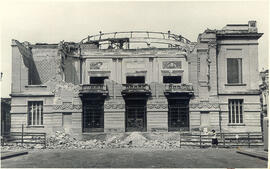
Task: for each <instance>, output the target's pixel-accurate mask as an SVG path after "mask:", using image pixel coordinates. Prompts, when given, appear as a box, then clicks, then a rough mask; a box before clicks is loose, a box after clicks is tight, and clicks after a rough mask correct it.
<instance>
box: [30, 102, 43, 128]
mask: <svg viewBox="0 0 270 169" xmlns="http://www.w3.org/2000/svg"><path fill="white" fill-rule="evenodd" d="M28 125H29V126H37V125H43V102H42V101H29V102H28Z"/></svg>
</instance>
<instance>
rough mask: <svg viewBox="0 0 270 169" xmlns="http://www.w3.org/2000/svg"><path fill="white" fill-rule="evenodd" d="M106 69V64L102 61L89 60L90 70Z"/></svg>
mask: <svg viewBox="0 0 270 169" xmlns="http://www.w3.org/2000/svg"><path fill="white" fill-rule="evenodd" d="M100 69H108V64H107V63H103V62H91V63H90V70H100Z"/></svg>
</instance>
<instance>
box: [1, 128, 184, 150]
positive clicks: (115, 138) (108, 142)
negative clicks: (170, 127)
mask: <svg viewBox="0 0 270 169" xmlns="http://www.w3.org/2000/svg"><path fill="white" fill-rule="evenodd" d="M154 138H155V139H153V138H152V139H151V138H150V137H149V138H148V137H145V136H143V135H142V133H140V132H132V133H130V134H123V133H122V134H108V135H107V137H106V138H105V139H104V140H101V139H90V140H77V139H76V138H74V137H72V136H71V135H70V134H67V133H65V132H62V131H57V132H55V133H54V134H53V135H51V136H50V137H48V138H47V140H46V148H47V149H96V148H98V149H100V148H101V149H104V148H160V149H172V148H180V142H179V140H177V139H157V136H154ZM43 148H45V146H44V145H42V144H36V145H35V144H24V145H23V146H22V145H21V144H20V143H17V144H15V143H13V144H12V143H10V144H9V145H8V146H2V147H1V149H5V150H8V149H43Z"/></svg>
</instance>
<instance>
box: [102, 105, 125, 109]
mask: <svg viewBox="0 0 270 169" xmlns="http://www.w3.org/2000/svg"><path fill="white" fill-rule="evenodd" d="M104 108H105V109H124V108H125V105H124V104H105V105H104Z"/></svg>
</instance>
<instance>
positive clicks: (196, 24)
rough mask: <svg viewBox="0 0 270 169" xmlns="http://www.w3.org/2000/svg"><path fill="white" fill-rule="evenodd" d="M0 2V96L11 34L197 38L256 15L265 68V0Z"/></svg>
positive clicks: (5, 91)
mask: <svg viewBox="0 0 270 169" xmlns="http://www.w3.org/2000/svg"><path fill="white" fill-rule="evenodd" d="M0 5H1V7H0V8H1V9H0V10H1V31H0V33H1V34H0V37H1V46H0V47H1V72H3V73H4V75H3V79H2V82H0V83H1V89H2V93H1V96H2V97H8V96H9V94H10V86H11V47H10V45H11V39H17V40H19V41H29V42H30V43H37V42H45V43H58V42H60V41H61V40H65V41H74V42H79V41H80V40H81V39H83V38H85V37H87V36H88V35H92V34H97V33H98V32H99V31H100V30H101V31H102V32H115V31H130V30H149V31H162V32H167V31H168V30H170V31H171V32H172V33H175V34H181V35H182V36H184V37H186V38H187V39H189V40H191V41H197V37H198V34H199V33H202V32H203V31H204V30H205V29H207V28H209V29H221V28H222V27H223V26H225V25H226V24H228V23H241V24H247V23H248V21H249V20H256V21H257V27H258V30H259V32H262V33H264V35H263V36H262V38H260V40H259V43H260V44H259V70H262V68H265V69H266V68H268V53H269V32H268V31H269V22H268V20H269V13H268V12H269V4H268V1H262V0H259V1H247V2H246V1H240V2H233V1H227V2H218V1H210V2H209V1H208V2H202V1H199V2H195V1H193V2H187V1H178V2H138V1H137V2H97V1H95V2H93V1H92V2H89V1H80V2H77V1H76V2H75V1H6V2H5V3H3V2H2V4H0Z"/></svg>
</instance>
